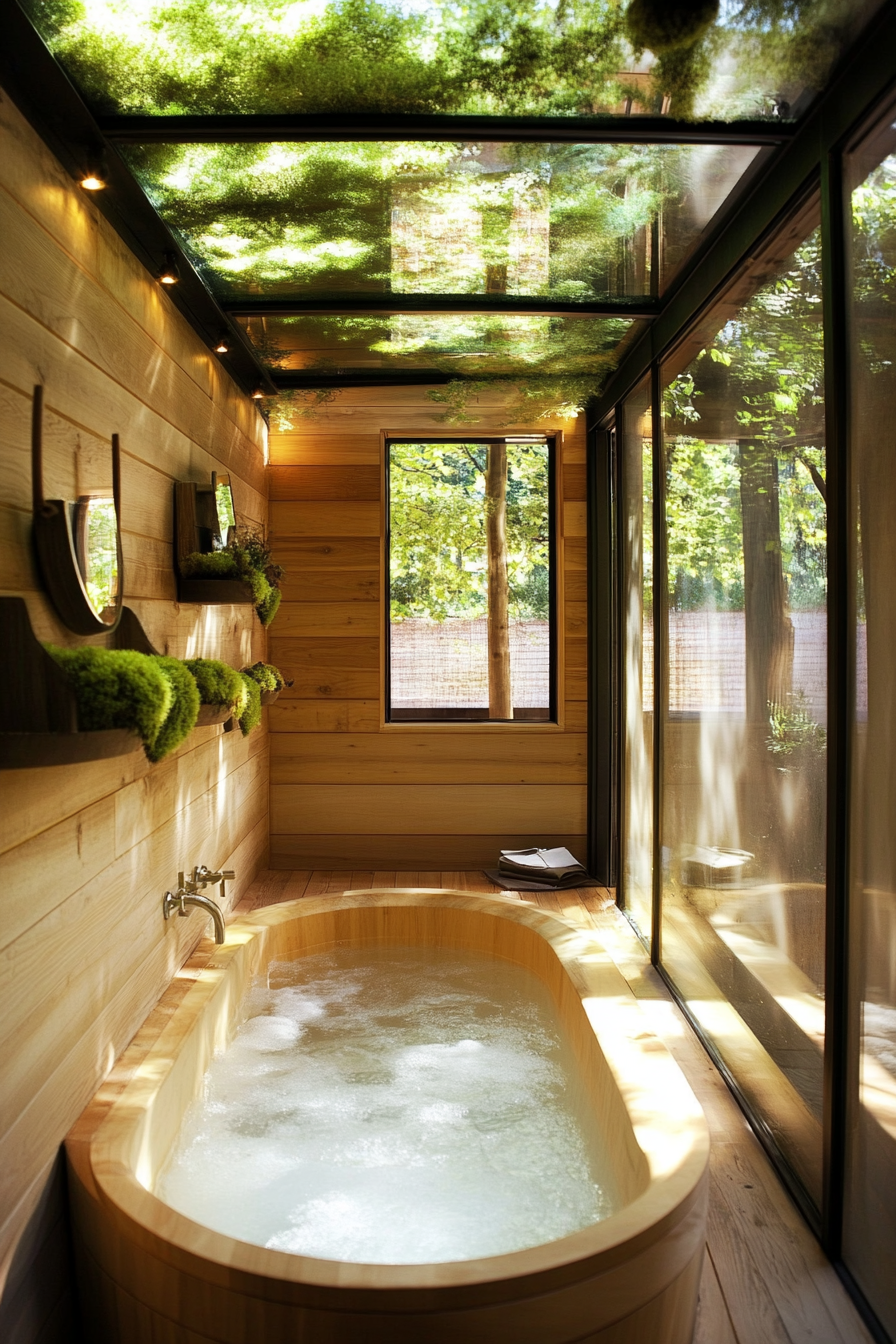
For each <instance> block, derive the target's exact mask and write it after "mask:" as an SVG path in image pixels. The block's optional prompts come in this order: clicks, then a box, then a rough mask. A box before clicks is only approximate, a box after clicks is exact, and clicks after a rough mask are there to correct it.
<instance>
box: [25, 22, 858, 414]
mask: <svg viewBox="0 0 896 1344" xmlns="http://www.w3.org/2000/svg"><path fill="white" fill-rule="evenodd" d="M22 3H23V5H24V7H25V8H26V10H27V12H28V13H29V14H30V16H31V18H32V21H33V22H34V24H35V26H36V28H37V29H38V31H39V32H40V34H41V35H42V37H43V38H44V40H45V41H46V42H47V44H48V46H49V47H50V50H51V51H52V53H53V55H54V56H55V57H56V59H57V60H58V61H59V63H60V64H61V66H62V67H63V69H64V70H65V72H66V74H67V75H68V76H69V78H70V79H71V80H72V81H73V82H74V84H75V85H76V87H77V88H78V89H79V90H80V92H81V93H82V95H83V97H84V99H85V101H86V102H87V104H88V106H89V107H90V108H91V110H92V111H93V113H94V114H95V115H97V116H100V117H101V116H102V115H104V114H115V113H119V114H122V113H123V114H135V113H142V114H148V115H149V116H154V115H163V114H164V115H174V116H176V115H190V114H218V115H228V116H230V117H231V118H239V117H240V116H241V115H244V114H249V113H270V114H274V115H276V114H281V115H288V114H292V113H304V114H311V115H313V116H320V117H321V125H322V129H323V128H324V127H325V126H326V117H327V116H328V115H335V114H343V115H349V116H358V117H359V120H360V123H361V124H362V125H363V119H364V115H365V114H368V115H373V114H380V115H385V116H392V115H401V116H405V117H407V116H413V115H416V114H431V113H443V114H445V113H447V114H457V115H461V114H465V115H486V116H488V115H500V116H516V115H533V116H534V115H537V116H548V117H556V118H557V119H558V124H560V123H561V122H562V119H563V118H564V117H568V116H572V115H578V116H583V115H584V116H587V115H590V114H598V113H599V114H604V115H607V114H609V115H611V116H612V115H614V114H616V115H618V116H619V117H620V121H621V119H622V118H623V117H624V116H627V115H629V114H636V115H637V114H639V113H650V114H653V115H654V116H656V115H659V116H671V117H673V118H678V119H680V120H688V119H691V120H699V119H716V121H730V120H733V119H737V118H745V117H752V118H772V117H778V118H785V119H788V120H791V121H793V120H796V119H798V117H799V116H800V115H801V114H802V112H803V111H804V110H805V108H806V107H807V106H808V105H809V104H810V103H811V102H812V95H813V94H814V93H816V92H818V91H820V90H821V89H822V88H823V87H824V83H825V80H826V79H827V77H828V75H829V73H830V71H831V69H832V68H833V66H834V64H835V62H836V61H837V59H838V57H839V56H840V55H841V54H842V53H843V51H844V50H845V49H846V48H847V47H848V46H849V45H850V44H851V42H852V41H854V39H855V37H856V36H857V34H858V31H859V29H860V27H861V26H862V24H863V23H864V22H865V21H866V20H867V19H868V18H869V16H870V14H871V13H872V12H873V11H874V10H875V9H876V8H877V7H878V4H879V0H680V3H673V0H628V3H624V2H623V0H22ZM629 124H630V125H632V126H634V124H635V123H634V121H632V122H631V123H629ZM187 129H188V128H187ZM234 129H235V133H236V134H237V139H238V141H239V142H237V143H232V142H231V143H196V142H193V143H188V142H187V140H188V134H187V135H185V136H184V138H183V140H182V141H179V142H177V143H175V141H178V136H177V134H176V133H171V142H170V143H159V142H155V141H153V142H152V143H149V137H148V136H147V141H146V142H144V143H133V142H129V141H128V139H127V138H125V139H121V138H119V139H118V141H117V145H116V147H117V149H118V152H119V153H120V154H121V156H122V157H123V158H124V159H125V161H126V163H127V164H128V166H129V168H130V170H131V171H132V172H133V174H134V176H135V177H136V179H137V181H138V182H139V183H140V184H141V186H142V188H143V190H144V192H145V194H146V196H147V198H148V200H149V202H150V203H151V206H152V207H153V208H154V209H155V210H156V211H157V212H158V214H159V215H160V216H161V218H162V219H163V220H164V221H165V223H166V224H167V225H168V227H169V228H170V230H171V231H172V233H173V235H174V237H175V238H176V239H177V241H178V242H179V244H180V245H181V247H182V249H183V251H184V253H185V254H186V256H187V257H188V258H189V259H190V261H191V262H192V264H193V266H194V267H195V269H196V270H197V271H198V273H199V274H200V275H201V276H202V278H203V279H204V281H205V283H206V285H207V286H208V289H209V290H210V291H211V293H212V295H213V296H214V298H215V299H216V300H217V303H218V304H219V305H220V307H221V308H222V309H223V310H224V311H225V312H227V313H229V314H230V316H231V319H232V320H233V321H234V322H235V323H236V324H238V326H239V327H240V329H241V330H242V333H243V335H244V337H245V339H246V341H247V343H248V345H249V346H250V348H252V349H253V350H254V351H255V353H256V354H257V356H258V357H259V360H260V362H261V363H262V364H263V365H264V366H265V367H266V368H267V369H268V370H270V371H272V373H274V374H275V375H276V374H277V373H280V374H286V373H290V374H292V375H293V377H292V382H293V384H295V383H296V382H298V383H299V384H300V385H301V386H303V387H305V388H307V387H308V386H309V385H310V384H311V383H313V375H314V373H315V371H317V372H321V373H322V372H324V371H327V372H328V374H330V375H335V374H336V373H337V372H338V370H340V369H351V370H355V371H364V370H367V371H368V374H372V373H373V372H374V371H376V370H381V371H382V372H383V375H384V376H385V374H386V373H391V374H392V376H393V378H394V374H395V373H396V372H397V371H399V370H416V371H418V372H420V371H422V370H427V371H438V373H439V374H440V376H441V381H442V382H444V381H445V378H446V377H449V378H451V379H452V381H451V382H450V383H449V388H448V391H433V392H432V393H431V395H433V396H434V397H435V398H436V399H440V400H442V401H447V402H448V403H449V405H453V406H454V409H455V410H457V409H458V408H460V411H461V412H462V409H463V405H464V404H465V399H466V400H469V396H470V395H472V394H471V393H470V391H469V389H470V388H472V387H474V386H479V385H481V384H482V383H483V382H486V383H488V382H489V381H493V382H505V383H508V384H513V388H514V392H513V394H514V395H515V396H516V397H517V403H518V404H519V402H520V398H522V400H523V401H524V402H527V403H528V404H529V407H530V410H531V412H532V414H533V416H534V415H535V414H536V411H537V414H539V415H540V414H549V413H557V412H558V410H559V408H560V407H561V406H562V407H563V408H564V409H565V412H569V411H570V410H575V409H576V407H577V406H579V407H581V406H584V404H585V403H586V401H587V399H588V397H589V396H592V395H594V394H596V393H597V392H599V391H600V389H601V387H602V385H603V383H604V382H605V381H606V377H607V375H608V373H609V371H610V370H611V368H612V367H613V366H614V364H615V363H616V362H618V359H619V357H620V355H621V353H622V350H623V348H624V346H625V345H626V343H627V342H630V341H631V340H633V339H634V338H635V337H636V336H637V334H638V331H639V330H640V325H641V324H640V323H639V322H638V321H635V320H633V319H634V318H636V317H637V313H638V308H639V305H640V308H641V311H642V312H643V310H644V306H645V304H646V305H652V304H656V303H657V302H659V301H660V300H661V298H662V296H663V294H664V293H665V292H666V291H667V289H668V287H669V284H670V281H671V280H672V278H673V277H674V276H675V274H676V272H678V271H680V269H681V267H682V265H683V263H684V261H685V260H686V258H687V257H688V256H689V254H691V253H692V252H693V250H694V248H695V247H696V246H697V244H698V242H699V240H700V238H701V236H702V235H703V234H704V232H705V231H706V230H707V229H708V227H709V226H710V223H711V221H712V220H713V218H714V217H715V216H717V214H718V212H719V211H720V209H722V208H723V207H724V206H725V203H726V202H727V201H729V200H730V199H731V198H732V197H733V196H735V195H736V193H737V191H738V189H739V187H740V186H741V185H742V184H743V181H744V178H745V175H747V174H748V173H749V172H750V170H751V168H753V167H755V166H756V165H757V164H758V162H759V156H760V155H764V154H766V153H769V152H772V151H769V150H760V149H758V148H757V147H756V146H755V145H738V144H729V145H720V144H712V143H700V144H692V145H682V144H646V143H637V144H629V145H618V144H617V145H608V144H587V143H578V144H572V143H563V142H555V143H518V142H513V143H493V142H490V141H485V142H483V143H472V142H470V141H466V142H465V141H463V140H462V139H460V138H459V139H458V141H456V142H453V143H448V142H433V141H429V142H427V141H419V140H416V141H415V140H410V141H398V140H391V141H390V140H388V139H384V140H383V141H382V142H380V143H340V142H323V141H320V142H308V141H303V140H301V139H299V140H288V141H286V142H280V143H277V142H267V141H265V142H263V143H262V142H257V143H246V142H242V141H241V140H240V134H239V128H234ZM165 133H166V134H169V133H170V132H169V127H168V126H167V125H166V126H165ZM363 133H364V132H363V130H361V131H359V132H357V134H363ZM408 133H409V134H413V132H408ZM576 133H577V132H576ZM462 134H466V135H469V134H470V132H469V130H467V131H465V132H463V133H462ZM227 138H228V137H227V135H222V141H224V140H227ZM147 208H149V207H147ZM366 296H369V300H367V298H366ZM401 296H404V297H405V309H406V311H404V312H402V311H401V308H402V302H401ZM427 296H431V297H432V299H433V300H434V301H435V300H436V299H438V297H439V296H443V297H445V296H447V297H445V302H444V303H443V304H442V307H443V309H445V310H449V309H450V310H451V311H441V312H438V311H437V312H435V313H433V312H432V310H431V309H430V310H427V305H426V299H427ZM450 296H461V299H460V300H458V299H451V297H450ZM480 296H481V298H480ZM474 298H475V299H476V303H473V306H474V307H475V306H477V303H481V306H482V308H483V309H484V310H488V311H482V312H479V313H475V312H474V313H465V312H464V311H463V310H464V307H465V306H467V305H468V304H469V303H470V302H471V301H472V300H473V299H474ZM529 300H531V301H532V302H531V305H530V304H529V303H528V302H527V301H529ZM539 301H541V302H543V303H544V304H545V306H546V308H547V309H548V310H549V311H548V312H546V313H545V312H542V313H541V314H539V312H538V307H539ZM365 304H366V306H367V311H366V312H365ZM514 304H516V305H517V307H519V306H524V307H526V308H529V307H531V308H532V309H534V310H535V311H534V313H529V312H514V311H513V305H514ZM552 304H557V305H562V306H563V307H562V312H563V314H564V315H554V314H552V313H551V312H550V305H552ZM601 304H617V305H621V310H620V313H619V316H609V317H608V316H607V315H606V314H604V315H602V316H601V315H598V314H597V313H592V314H591V315H590V316H587V315H585V314H586V313H587V311H588V307H589V305H601ZM626 304H628V305H629V307H630V308H631V309H632V312H631V317H628V316H627V314H626V310H625V305H626ZM278 305H279V306H278ZM341 305H342V306H341ZM579 305H581V308H582V315H581V316H578V315H576V316H572V315H565V314H568V313H569V311H570V307H569V306H571V307H572V308H573V310H574V309H575V307H577V306H579ZM303 306H304V308H305V309H309V310H311V311H309V312H303ZM435 306H436V308H438V304H437V303H436V305H435ZM378 307H379V309H380V310H381V311H379V312H377V308H378ZM396 310H398V311H397V313H396ZM408 310H411V311H408ZM651 311H652V309H651ZM327 313H330V315H329V316H323V315H321V314H327ZM340 314H343V315H340ZM393 314H394V315H393ZM298 375H305V376H304V377H302V378H299V377H298ZM421 376H422V375H421ZM322 382H323V385H324V388H329V387H331V386H332V383H333V377H332V376H331V377H328V378H327V379H323V380H322ZM462 383H465V384H466V386H467V391H466V392H462V391H461V390H459V389H460V388H461V384H462ZM318 386H320V384H318ZM297 395H298V394H297ZM302 395H304V393H303V394H302ZM323 395H326V396H330V395H331V392H330V391H326V392H325V393H324V392H323V391H322V392H321V396H323ZM294 402H295V398H294ZM538 408H541V409H538Z"/></svg>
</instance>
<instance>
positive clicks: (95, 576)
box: [72, 495, 119, 625]
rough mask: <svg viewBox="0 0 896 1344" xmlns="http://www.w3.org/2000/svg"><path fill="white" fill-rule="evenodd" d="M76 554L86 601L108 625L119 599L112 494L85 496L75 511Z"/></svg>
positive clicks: (114, 514) (116, 523)
mask: <svg viewBox="0 0 896 1344" xmlns="http://www.w3.org/2000/svg"><path fill="white" fill-rule="evenodd" d="M72 533H73V535H74V539H75V557H76V559H77V561H78V569H79V570H80V573H81V581H82V583H83V584H84V590H85V592H86V593H87V601H88V602H89V603H90V606H91V609H92V610H93V613H94V615H95V616H97V617H98V618H99V620H101V621H102V622H103V624H104V625H109V624H111V623H112V622H114V620H115V615H116V610H117V598H118V580H119V572H118V514H117V511H116V508H115V500H114V499H113V498H112V496H111V495H82V496H81V498H80V499H79V500H78V501H77V503H76V504H75V506H74V509H73V512H72Z"/></svg>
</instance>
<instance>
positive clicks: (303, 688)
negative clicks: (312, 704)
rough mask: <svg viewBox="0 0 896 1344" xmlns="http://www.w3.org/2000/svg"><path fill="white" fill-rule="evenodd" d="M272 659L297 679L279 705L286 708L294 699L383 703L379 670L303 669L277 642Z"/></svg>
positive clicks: (272, 651) (283, 693) (273, 647)
mask: <svg viewBox="0 0 896 1344" xmlns="http://www.w3.org/2000/svg"><path fill="white" fill-rule="evenodd" d="M271 659H272V660H273V662H274V663H275V664H276V665H277V666H278V667H279V668H280V670H281V671H282V672H284V673H285V675H286V676H288V677H290V678H291V679H292V680H293V681H294V683H295V684H294V685H293V686H292V687H290V689H289V690H287V691H283V692H282V694H281V696H280V699H279V701H278V706H279V707H281V708H286V707H287V706H288V704H289V702H290V700H319V699H324V700H330V699H332V700H376V701H377V703H378V702H379V693H380V675H379V672H352V671H348V670H344V669H341V668H333V667H324V668H308V669H304V668H300V667H295V666H293V665H292V664H291V663H290V662H289V660H288V659H287V658H284V657H283V655H282V653H281V652H280V650H279V648H278V646H277V644H276V642H273V643H272V646H271Z"/></svg>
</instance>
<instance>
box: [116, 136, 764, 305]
mask: <svg viewBox="0 0 896 1344" xmlns="http://www.w3.org/2000/svg"><path fill="white" fill-rule="evenodd" d="M122 152H123V154H124V155H125V157H126V159H127V161H128V163H129V165H130V167H131V169H132V171H133V172H134V174H135V176H136V177H137V178H138V180H139V181H140V183H141V185H142V186H143V189H144V190H145V191H146V193H147V195H148V196H149V198H150V200H151V201H152V202H153V204H154V205H155V207H156V209H157V210H158V211H159V213H160V214H161V216H162V218H163V219H164V220H165V221H166V223H167V224H168V225H169V226H170V227H171V228H172V229H173V230H175V232H176V233H177V234H178V236H179V239H180V241H181V242H182V244H183V246H184V248H185V249H186V250H187V252H188V253H189V254H190V256H191V258H192V260H193V262H194V264H195V265H196V266H197V268H198V269H200V270H201V271H202V273H203V274H204V275H205V277H206V279H207V281H208V282H209V283H210V285H211V287H212V289H213V290H214V292H215V293H216V295H218V297H219V298H221V300H222V301H228V300H231V299H239V298H248V297H251V296H253V295H266V296H268V297H276V296H278V295H281V294H284V293H286V294H291V295H295V294H296V293H297V291H298V290H300V289H309V290H323V291H337V290H351V291H356V292H360V291H367V292H379V293H391V294H489V293H492V294H497V293H501V294H515V295H528V296H535V295H541V296H549V297H551V298H556V299H566V300H571V301H579V300H580V301H586V302H587V301H591V300H600V299H626V298H638V297H641V296H649V295H651V294H658V293H660V292H661V291H662V289H663V287H664V282H665V281H666V279H667V278H668V276H669V275H670V274H671V273H672V271H674V270H675V268H676V267H677V265H678V264H679V262H680V261H681V258H682V256H683V255H684V254H685V253H686V252H687V250H688V249H689V248H690V247H691V245H692V244H693V243H694V241H695V239H696V238H697V237H698V236H699V234H700V233H701V231H702V230H703V229H704V228H705V226H706V224H707V222H708V220H709V219H710V218H711V217H712V215H713V214H715V212H716V210H717V208H718V207H719V205H720V204H721V202H722V201H724V200H725V198H726V197H727V196H728V195H729V193H730V191H731V190H732V189H733V188H734V186H736V184H737V182H738V181H739V179H740V177H741V175H742V173H743V172H744V170H745V169H746V168H747V166H748V165H749V164H750V163H751V162H752V160H753V158H754V156H755V154H756V152H757V151H756V149H755V147H753V146H743V145H737V146H721V145H575V144H559V145H551V144H503V145H502V144H484V145H475V144H438V143H428V142H424V141H418V142H412V143H394V142H393V143H389V144H326V143H325V144H307V143H305V144H261V145H259V144H240V145H229V144H228V145H144V146H123V147H122ZM660 214H662V246H660V245H659V239H654V238H653V237H652V235H651V226H652V225H653V224H654V223H655V222H658V220H659V218H660Z"/></svg>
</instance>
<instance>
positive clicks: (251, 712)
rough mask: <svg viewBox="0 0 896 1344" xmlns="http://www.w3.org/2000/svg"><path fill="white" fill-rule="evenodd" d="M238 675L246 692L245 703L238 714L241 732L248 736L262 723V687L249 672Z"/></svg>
mask: <svg viewBox="0 0 896 1344" xmlns="http://www.w3.org/2000/svg"><path fill="white" fill-rule="evenodd" d="M238 675H239V677H240V679H241V681H242V683H243V689H244V690H245V692H246V701H245V705H244V707H243V709H242V710H241V712H240V714H239V715H238V719H239V725H240V732H241V733H242V734H243V737H248V735H249V733H251V731H252V729H253V728H257V727H258V725H259V724H260V723H261V687H260V686H259V684H258V682H257V681H255V679H254V678H253V677H250V676H249V675H248V673H246V672H240V673H239V674H238Z"/></svg>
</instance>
